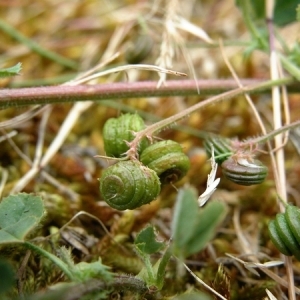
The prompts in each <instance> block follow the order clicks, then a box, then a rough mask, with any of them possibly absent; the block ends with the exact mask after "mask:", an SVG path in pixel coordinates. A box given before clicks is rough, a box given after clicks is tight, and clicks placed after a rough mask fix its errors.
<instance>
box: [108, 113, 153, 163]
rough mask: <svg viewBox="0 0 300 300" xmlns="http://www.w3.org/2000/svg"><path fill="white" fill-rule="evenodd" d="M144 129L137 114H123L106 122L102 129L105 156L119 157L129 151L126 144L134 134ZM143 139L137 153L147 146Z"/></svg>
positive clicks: (143, 124) (141, 120)
mask: <svg viewBox="0 0 300 300" xmlns="http://www.w3.org/2000/svg"><path fill="white" fill-rule="evenodd" d="M144 128H145V123H144V120H143V119H142V118H141V117H140V116H139V115H137V114H124V115H121V116H120V117H118V118H111V119H108V120H107V121H106V123H105V124H104V127H103V141H104V149H105V152H106V155H107V156H111V157H121V156H122V155H124V153H125V152H126V151H127V150H128V149H129V147H128V145H127V144H126V141H127V142H130V141H132V140H133V138H134V132H138V131H140V130H143V129H144ZM148 144H149V143H148V140H147V139H146V138H145V139H143V140H142V141H141V143H140V144H139V149H138V150H139V152H140V151H142V150H143V149H144V148H146V147H147V146H148Z"/></svg>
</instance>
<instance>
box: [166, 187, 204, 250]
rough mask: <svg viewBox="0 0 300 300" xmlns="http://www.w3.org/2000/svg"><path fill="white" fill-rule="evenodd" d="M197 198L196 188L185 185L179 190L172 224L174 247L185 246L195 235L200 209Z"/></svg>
mask: <svg viewBox="0 0 300 300" xmlns="http://www.w3.org/2000/svg"><path fill="white" fill-rule="evenodd" d="M197 199H198V196H197V193H196V190H195V189H194V188H192V187H185V188H182V189H180V190H179V193H178V196H177V200H176V205H175V211H174V216H173V220H172V225H171V230H172V239H173V246H174V249H181V248H182V247H185V246H186V244H187V241H188V240H189V239H190V238H191V237H192V236H193V231H194V228H195V225H196V223H197V218H198V211H199V207H198V202H197ZM175 252H176V250H175Z"/></svg>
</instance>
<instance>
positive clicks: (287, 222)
mask: <svg viewBox="0 0 300 300" xmlns="http://www.w3.org/2000/svg"><path fill="white" fill-rule="evenodd" d="M268 229H269V235H270V238H271V240H272V242H273V244H274V245H275V246H276V248H277V249H278V250H279V251H280V252H281V253H283V254H284V255H287V256H292V255H294V256H295V258H296V259H297V260H299V261H300V233H299V231H300V209H299V208H298V207H296V206H292V205H288V206H287V208H286V211H285V212H284V213H279V214H277V215H276V218H275V220H272V221H270V223H269V225H268Z"/></svg>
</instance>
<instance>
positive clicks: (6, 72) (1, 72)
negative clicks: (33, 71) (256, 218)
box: [0, 63, 22, 78]
mask: <svg viewBox="0 0 300 300" xmlns="http://www.w3.org/2000/svg"><path fill="white" fill-rule="evenodd" d="M21 69H22V64H21V63H17V64H16V65H15V66H13V67H10V68H7V69H0V78H1V77H2V78H3V77H10V76H15V75H19V73H20V72H21Z"/></svg>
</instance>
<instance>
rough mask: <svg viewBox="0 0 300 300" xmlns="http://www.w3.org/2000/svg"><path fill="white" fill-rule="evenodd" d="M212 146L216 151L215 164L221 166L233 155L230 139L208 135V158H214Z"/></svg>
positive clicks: (205, 141)
mask: <svg viewBox="0 0 300 300" xmlns="http://www.w3.org/2000/svg"><path fill="white" fill-rule="evenodd" d="M212 145H213V149H214V157H215V162H216V163H217V164H221V163H222V162H223V161H225V160H226V159H227V158H228V157H229V156H230V155H232V148H231V146H230V139H227V138H223V137H221V136H219V135H216V134H213V133H211V134H208V136H207V137H206V138H205V140H204V148H205V151H206V154H207V156H208V157H211V156H212V153H211V150H212Z"/></svg>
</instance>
